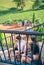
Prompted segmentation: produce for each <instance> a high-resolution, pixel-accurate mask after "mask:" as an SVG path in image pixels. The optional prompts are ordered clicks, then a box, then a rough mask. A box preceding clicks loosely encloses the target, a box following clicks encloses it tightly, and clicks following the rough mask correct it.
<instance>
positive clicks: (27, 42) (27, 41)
mask: <svg viewBox="0 0 44 65" xmlns="http://www.w3.org/2000/svg"><path fill="white" fill-rule="evenodd" d="M26 38H27V39H26V41H27V42H26V56H27V47H28V35H26ZM26 59H27V57H26ZM26 59H25V61H26ZM25 65H26V63H25Z"/></svg>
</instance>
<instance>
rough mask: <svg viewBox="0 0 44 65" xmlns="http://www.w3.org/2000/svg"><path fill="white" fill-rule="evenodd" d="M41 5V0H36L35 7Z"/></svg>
mask: <svg viewBox="0 0 44 65" xmlns="http://www.w3.org/2000/svg"><path fill="white" fill-rule="evenodd" d="M40 5H41V0H36V1H35V2H34V5H33V8H39V6H40Z"/></svg>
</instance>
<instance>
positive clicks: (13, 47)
mask: <svg viewBox="0 0 44 65" xmlns="http://www.w3.org/2000/svg"><path fill="white" fill-rule="evenodd" d="M11 37H12V46H13V53H14V62H15V65H16V58H15V50H14V42H13V35H12V34H11Z"/></svg>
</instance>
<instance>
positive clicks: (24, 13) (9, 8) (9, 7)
mask: <svg viewBox="0 0 44 65" xmlns="http://www.w3.org/2000/svg"><path fill="white" fill-rule="evenodd" d="M33 3H34V2H31V1H27V2H26V6H25V7H24V10H21V9H20V7H19V8H18V9H16V4H15V2H13V0H3V1H2V0H0V23H4V22H15V21H17V22H18V21H21V20H23V19H27V20H29V19H30V18H31V17H33V13H35V17H36V18H39V19H40V21H41V22H44V9H40V10H32V5H33Z"/></svg>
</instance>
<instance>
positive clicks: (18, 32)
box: [0, 30, 44, 36]
mask: <svg viewBox="0 0 44 65" xmlns="http://www.w3.org/2000/svg"><path fill="white" fill-rule="evenodd" d="M0 33H11V34H26V35H40V36H41V35H44V32H29V31H16V30H0Z"/></svg>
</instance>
